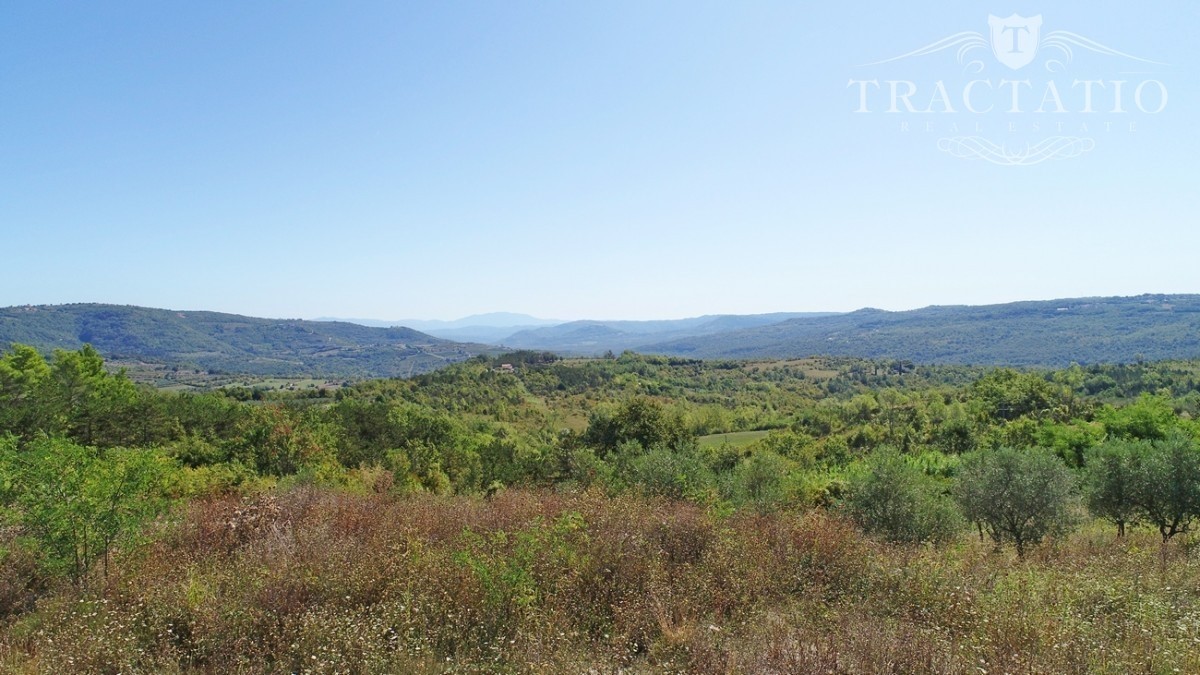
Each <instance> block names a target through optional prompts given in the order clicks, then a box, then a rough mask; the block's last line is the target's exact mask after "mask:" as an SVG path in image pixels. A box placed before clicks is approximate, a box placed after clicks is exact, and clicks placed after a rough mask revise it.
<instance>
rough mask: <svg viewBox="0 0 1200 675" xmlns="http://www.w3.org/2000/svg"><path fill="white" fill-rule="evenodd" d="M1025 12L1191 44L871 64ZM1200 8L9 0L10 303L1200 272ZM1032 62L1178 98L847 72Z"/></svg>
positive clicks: (662, 294)
mask: <svg viewBox="0 0 1200 675" xmlns="http://www.w3.org/2000/svg"><path fill="white" fill-rule="evenodd" d="M1013 13H1017V14H1020V15H1022V16H1031V15H1034V14H1041V15H1042V16H1043V20H1044V24H1043V26H1042V29H1041V30H1042V31H1043V32H1050V31H1056V30H1061V31H1071V32H1073V33H1075V34H1078V35H1081V36H1084V37H1086V38H1089V39H1091V40H1094V41H1097V42H1099V43H1103V44H1105V45H1107V46H1109V47H1111V48H1113V49H1116V50H1119V51H1121V52H1124V53H1126V54H1130V55H1135V56H1138V57H1142V58H1145V59H1148V60H1152V61H1157V62H1161V63H1165V64H1169V65H1155V64H1147V63H1145V62H1141V61H1133V60H1130V59H1126V58H1124V57H1120V56H1112V55H1104V54H1099V53H1096V52H1094V51H1091V50H1087V49H1082V48H1077V49H1075V50H1074V54H1073V61H1072V62H1071V63H1069V64H1068V65H1067V66H1066V68H1065V70H1062V71H1061V72H1058V73H1050V72H1049V71H1048V70H1046V69H1045V68H1043V67H1042V63H1041V60H1044V59H1041V57H1039V59H1041V60H1039V61H1038V62H1035V63H1033V64H1032V65H1029V66H1027V67H1026V68H1024V69H1021V70H1019V71H1013V70H1009V69H1007V68H1006V67H1005V66H1003V65H1001V64H1000V63H999V62H998V61H997V58H996V57H994V56H993V55H992V54H991V52H989V51H988V50H975V52H974V54H973V56H974V57H977V58H979V59H980V60H981V61H982V62H985V70H984V72H982V73H981V74H979V75H970V74H969V73H968V72H967V71H966V70H965V65H964V64H960V63H959V62H958V61H957V60H956V58H955V50H954V49H950V50H943V51H940V52H936V53H931V54H928V55H924V56H916V57H911V58H907V59H901V60H899V61H893V62H890V63H887V64H882V65H877V66H863V65H861V64H866V63H871V62H876V61H880V60H883V59H887V58H890V57H894V56H898V55H901V54H904V53H907V52H910V51H912V50H915V49H917V48H919V47H922V46H925V45H927V44H930V43H933V42H936V41H937V40H939V39H941V38H944V37H946V36H949V35H953V34H956V33H960V32H963V31H976V32H980V33H982V34H983V35H985V36H987V35H988V34H989V33H988V31H989V28H988V22H987V17H988V15H989V14H996V15H999V16H1001V17H1008V16H1009V15H1010V14H1013ZM1197 35H1200V3H1196V2H1194V1H1192V0H1186V1H1185V0H1175V1H1167V2H1156V3H1152V4H1151V6H1149V7H1147V6H1144V5H1143V4H1141V3H1132V2H1125V1H1122V2H1115V1H1111V0H1110V1H1096V0H1087V1H1080V0H1076V1H1072V2H1064V1H1062V0H1056V1H1055V2H1042V3H1040V4H1039V3H1030V2H1023V1H1022V2H1007V3H1000V2H975V1H972V2H962V1H961V0H953V1H938V2H921V3H881V2H826V3H820V4H819V5H818V4H817V3H803V4H802V3H799V2H788V3H765V2H737V3H733V2H728V3H700V2H658V1H655V2H645V1H642V0H636V1H631V2H610V1H605V2H557V3H546V2H539V3H527V2H512V1H509V0H505V1H502V2H501V1H497V2H483V3H480V2H472V3H465V2H427V3H420V2H378V3H376V2H336V3H335V2H328V3H307V2H305V3H298V2H297V3H293V2H287V3H285V2H279V3H262V2H170V3H164V2H116V1H114V2H102V3H90V2H89V3H84V2H79V3H71V4H62V3H55V2H32V1H19V2H6V3H4V4H3V5H0V242H3V264H2V265H0V305H14V304H26V303H35V304H36V303H64V302H113V303H124V304H137V305H146V306H154V307H167V308H174V309H213V310H220V311H229V312H238V313H245V314H253V315H259V316H270V317H316V316H330V315H332V316H357V317H377V318H384V319H392V318H402V317H403V318H454V317H457V316H462V315H466V314H471V313H477V312H486V311H496V310H509V311H520V312H527V313H531V314H535V315H539V316H546V317H554V318H563V319H574V318H651V317H662V318H667V317H680V316H688V315H697V314H706V313H726V312H728V313H752V312H768V311H804V310H850V309H855V308H858V307H863V306H874V307H882V308H885V309H907V308H914V307H919V306H924V305H929V304H958V303H967V304H981V303H992V302H1004V301H1011V300H1019V299H1046V298H1054V297H1065V296H1080V295H1131V294H1137V293H1143V292H1200V269H1198V265H1197V259H1198V255H1200V253H1198V252H1200V223H1198V221H1200V219H1198V218H1197V213H1200V209H1198V207H1200V203H1198V202H1200V188H1198V187H1197V185H1196V183H1197V179H1198V178H1200V173H1198V171H1197V165H1198V158H1200V141H1198V138H1200V134H1198V133H1197V131H1198V130H1197V126H1196V123H1197V121H1200V100H1198V99H1200V96H1198V95H1197V94H1198V86H1197V85H1198V82H1197V77H1196V76H1197V67H1198V66H1200V55H1198V53H1197V50H1196V49H1195V44H1196V39H1197V38H1196V36H1197ZM1041 49H1042V51H1041V52H1040V54H1042V55H1043V56H1045V55H1047V54H1049V52H1047V51H1046V48H1045V47H1042V48H1041ZM969 60H970V59H968V61H969ZM1014 74H1015V76H1018V77H1019V78H1028V79H1030V80H1031V81H1032V82H1033V83H1035V85H1034V86H1033V87H1031V88H1032V89H1033V91H1035V92H1036V93H1033V94H1029V96H1030V97H1032V99H1033V101H1032V103H1031V104H1027V108H1035V107H1037V102H1038V101H1040V100H1041V99H1042V91H1043V89H1042V83H1043V82H1044V81H1046V80H1049V79H1054V80H1056V81H1057V82H1059V83H1060V84H1063V85H1064V86H1067V88H1069V85H1070V83H1071V81H1072V80H1074V79H1088V78H1092V77H1095V78H1097V79H1107V80H1115V79H1123V80H1126V81H1128V82H1130V84H1128V85H1125V86H1126V87H1127V88H1132V87H1133V85H1134V84H1136V83H1137V82H1141V81H1143V80H1146V79H1154V80H1157V81H1160V82H1162V83H1163V84H1164V86H1165V88H1167V90H1168V91H1169V103H1168V105H1167V107H1166V108H1165V109H1164V110H1163V111H1162V112H1160V113H1158V114H1149V113H1143V112H1141V111H1139V110H1136V109H1134V110H1132V111H1129V112H1126V113H1123V114H1111V113H1109V112H1108V111H1107V108H1105V110H1104V111H1103V112H1096V113H1093V114H1092V115H1091V116H1090V117H1089V118H1087V119H1084V117H1085V116H1084V115H1083V114H1082V113H1080V112H1079V111H1078V110H1070V111H1068V112H1066V113H1053V112H1052V113H1034V112H1032V111H1031V110H1029V109H1027V110H1024V111H1022V112H1021V113H1017V114H1012V113H1007V112H1000V111H998V110H993V111H992V112H991V113H988V114H982V115H975V116H972V115H971V114H970V113H966V112H964V111H962V110H957V111H956V112H955V113H953V114H951V113H945V112H934V113H931V114H920V113H918V114H909V113H907V112H903V113H897V114H890V115H889V114H886V113H884V112H882V108H883V107H886V102H887V101H886V94H887V92H886V88H885V89H883V90H881V91H878V92H873V93H872V95H873V96H879V97H881V98H879V99H878V100H873V101H872V104H873V105H874V106H875V107H876V108H878V109H877V110H875V111H873V112H871V113H867V114H856V113H855V112H854V110H855V108H856V107H857V105H858V96H857V93H856V92H855V91H854V90H853V88H852V87H850V88H848V87H847V83H848V82H850V81H851V80H853V79H877V80H880V81H886V80H889V79H893V80H910V81H913V82H915V83H916V84H917V85H918V87H919V93H918V94H917V95H916V96H914V97H913V99H912V100H913V101H914V102H918V103H919V104H920V105H921V106H924V105H925V103H928V102H929V99H930V94H929V92H930V91H931V89H930V87H931V86H932V83H933V82H935V81H937V80H943V81H945V83H946V86H947V88H948V90H949V92H950V95H951V100H952V102H955V103H954V105H955V106H956V107H961V106H959V105H958V103H957V101H959V100H961V92H962V88H963V83H964V82H966V81H967V80H968V79H970V78H971V77H979V78H990V79H991V81H993V82H998V81H999V79H1001V78H1006V77H1007V78H1012V77H1014ZM1148 91H1151V90H1148ZM1062 93H1063V94H1064V96H1063V98H1064V99H1065V98H1068V96H1066V95H1067V94H1068V92H1067V91H1065V90H1064V91H1063V92H1062ZM1077 94H1078V91H1076V92H1072V95H1073V96H1074V95H1077ZM990 96H991V97H990V98H989V99H988V100H987V101H984V103H986V102H989V101H990V102H991V103H997V102H998V103H1000V104H1003V105H1004V106H1007V105H1008V99H1006V98H1004V97H1003V95H1001V94H998V93H996V92H992V93H991V95H990ZM1124 97H1125V101H1126V102H1125V105H1126V106H1127V107H1128V106H1131V105H1132V103H1131V101H1132V92H1130V91H1125V94H1124ZM1152 99H1153V97H1152V96H1149V94H1147V103H1146V105H1147V107H1150V108H1153V107H1154V101H1153V100H1152ZM1098 100H1099V95H1098ZM982 105H983V104H980V107H982ZM1066 105H1067V107H1071V106H1076V107H1078V106H1077V101H1076V102H1072V101H1068V102H1067V104H1066ZM1096 105H1097V107H1101V104H1100V103H1097V104H1096ZM1104 105H1106V106H1108V105H1110V104H1109V103H1105V104H1104ZM1055 116H1057V119H1060V120H1061V119H1065V120H1067V121H1068V126H1069V127H1070V126H1071V125H1076V124H1078V123H1080V122H1088V123H1090V124H1091V126H1090V127H1089V132H1088V134H1089V136H1088V137H1089V138H1091V139H1092V140H1093V141H1094V148H1092V149H1090V150H1089V151H1088V152H1086V153H1084V154H1083V155H1082V156H1079V157H1075V158H1070V159H1059V160H1051V161H1047V162H1044V163H1041V164H1037V165H1035V166H1020V167H1012V166H997V165H994V164H990V163H988V162H985V161H982V160H971V159H960V158H955V157H952V156H950V155H949V154H947V153H946V152H942V151H941V150H939V148H938V139H939V138H942V137H943V136H947V135H953V133H952V132H951V131H948V130H947V129H949V127H948V125H949V123H950V122H951V121H955V122H960V123H962V124H964V125H965V124H967V123H969V124H970V125H972V126H974V125H975V124H976V123H977V122H982V123H984V126H985V127H986V128H985V129H984V131H983V133H984V135H985V136H987V137H988V138H989V139H991V140H997V139H998V140H999V141H1001V142H1002V144H1008V140H1006V139H1010V140H1011V141H1012V144H1013V147H1018V146H1019V147H1027V146H1028V144H1029V143H1031V142H1033V141H1036V140H1038V139H1040V138H1042V137H1044V136H1045V134H1043V135H1042V136H1037V134H1034V133H1033V132H1031V131H1030V128H1031V125H1033V124H1034V123H1035V122H1040V121H1042V120H1046V119H1050V118H1052V117H1055ZM930 121H932V122H935V123H936V124H937V125H938V128H936V129H935V130H934V131H932V132H925V131H923V130H921V131H915V132H914V131H912V129H913V128H918V129H920V128H922V127H923V125H925V123H926V122H930ZM1130 121H1132V122H1135V126H1136V131H1134V132H1130V131H1128V124H1129V122H1130ZM902 122H909V123H910V131H909V132H903V131H901V130H900V129H901V123H902ZM1009 122H1012V123H1014V124H1015V125H1016V127H1015V128H1016V131H1012V132H1010V131H1007V130H1006V129H1005V128H1004V125H1006V124H1008V123H1009ZM1103 122H1116V126H1117V127H1118V129H1117V130H1116V131H1105V132H1098V131H1097V127H1098V126H1099V123H1103ZM998 129H999V131H997V130H998ZM954 133H957V132H954ZM972 133H974V132H972ZM1073 133H1075V132H1074V131H1071V130H1070V129H1069V133H1068V134H1067V135H1071V134H1073Z"/></svg>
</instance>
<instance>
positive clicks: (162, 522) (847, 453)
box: [0, 346, 1200, 673]
mask: <svg viewBox="0 0 1200 675" xmlns="http://www.w3.org/2000/svg"><path fill="white" fill-rule="evenodd" d="M506 364H507V365H506ZM1198 372H1200V364H1197V363H1193V362H1171V363H1136V364H1126V365H1120V364H1117V365H1102V366H1088V367H1080V366H1074V367H1072V368H1069V369H1064V370H1059V371H1017V370H1010V369H972V368H946V367H939V368H929V367H923V366H916V365H914V364H911V363H907V362H896V361H890V362H870V361H856V360H831V359H813V360H807V361H791V362H756V363H742V362H699V361H689V360H679V359H662V358H653V357H643V356H638V355H635V354H625V355H622V356H620V357H618V358H611V359H594V360H571V361H562V360H559V359H557V358H555V357H552V356H550V355H545V354H532V353H518V354H510V355H507V356H505V357H500V358H497V359H491V360H489V359H476V360H472V361H470V362H468V363H464V364H459V365H455V366H452V367H450V368H448V369H446V370H443V371H439V372H437V373H433V374H430V375H425V376H422V377H419V378H414V379H410V380H377V381H369V382H360V383H353V384H350V385H349V386H345V387H342V388H339V389H337V390H336V391H332V390H320V391H318V390H313V391H297V392H287V391H283V392H281V391H264V390H251V389H227V390H222V391H215V392H208V393H196V394H178V393H171V392H159V391H155V390H153V389H150V388H146V387H141V386H138V385H136V384H134V383H133V382H132V381H131V380H130V379H129V378H127V377H126V376H125V375H124V374H122V373H111V372H109V371H108V370H106V368H105V366H104V363H103V360H102V359H101V358H100V356H99V354H97V353H96V352H95V351H94V350H91V349H90V348H85V349H82V350H80V351H78V352H57V353H55V354H54V355H53V356H52V357H51V358H50V359H46V358H44V357H43V356H42V355H40V354H38V353H37V352H36V351H34V350H32V349H29V348H25V347H21V346H16V347H14V348H13V349H12V350H10V351H9V352H8V353H6V354H3V355H0V670H2V671H4V672H16V673H43V672H44V673H136V672H144V673H164V672H165V673H276V672H278V673H286V672H314V673H318V672H321V673H325V672H327V673H334V672H339V673H346V672H350V673H376V672H396V673H409V672H416V673H433V672H439V673H440V672H501V673H504V672H513V673H519V672H539V673H561V672H566V673H574V672H580V673H583V672H597V673H607V672H631V673H637V672H686V673H713V672H716V673H810V672H811V673H828V672H834V673H862V672H872V673H875V672H894V673H923V672H933V673H1027V672H1033V673H1129V672H1146V673H1173V672H1181V673H1196V672H1200V543H1198V541H1197V537H1196V535H1195V531H1194V530H1195V527H1196V524H1197V523H1200V442H1198V439H1200V424H1198V423H1197V418H1198V416H1200V392H1198V390H1197V380H1198ZM722 435H723V436H722ZM706 437H707V438H706Z"/></svg>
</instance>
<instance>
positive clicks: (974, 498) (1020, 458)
mask: <svg viewBox="0 0 1200 675" xmlns="http://www.w3.org/2000/svg"><path fill="white" fill-rule="evenodd" d="M1073 489H1074V477H1073V476H1072V474H1071V471H1070V470H1069V469H1068V468H1067V467H1066V465H1064V464H1063V462H1062V460H1061V459H1059V458H1058V457H1057V456H1056V455H1053V454H1051V453H1048V452H1045V451H1043V450H1038V449H1030V450H1016V449H1013V448H999V449H996V450H980V451H976V452H973V453H970V454H968V455H965V456H964V457H963V462H962V466H961V467H960V469H959V474H958V478H957V480H956V481H955V485H954V496H955V498H956V500H957V501H958V504H959V506H960V508H961V509H962V511H963V515H964V516H966V517H967V518H968V519H969V520H971V521H973V522H975V523H978V524H979V525H980V527H982V528H983V529H985V530H986V531H987V532H988V534H989V535H991V538H992V540H993V541H994V542H996V545H997V546H999V545H1001V544H1002V543H1004V542H1012V544H1013V545H1014V546H1015V547H1016V549H1017V555H1018V556H1019V557H1024V556H1025V552H1026V551H1027V550H1028V548H1029V546H1031V545H1036V544H1037V543H1038V542H1040V541H1042V539H1044V538H1045V537H1046V536H1048V535H1055V534H1062V533H1065V532H1067V531H1069V530H1070V528H1071V527H1072V526H1073V524H1074V514H1073V509H1072V506H1073V504H1072V502H1073V494H1072V492H1073Z"/></svg>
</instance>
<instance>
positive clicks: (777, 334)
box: [640, 295, 1200, 367]
mask: <svg viewBox="0 0 1200 675" xmlns="http://www.w3.org/2000/svg"><path fill="white" fill-rule="evenodd" d="M640 349H641V350H642V351H645V352H649V353H659V354H672V355H677V356H689V357H693V358H793V357H798V356H808V355H813V354H828V355H841V356H858V357H863V358H893V359H909V360H912V361H917V362H920V363H960V364H982V365H1037V366H1058V367H1062V366H1067V365H1070V364H1071V363H1129V362H1132V361H1135V360H1138V359H1151V360H1159V359H1181V358H1197V357H1200V296H1197V295H1146V296H1139V297H1133V298H1074V299H1063V300H1049V301H1040V302H1016V303H1011V304H1006V305H983V306H977V307H966V306H951V307H926V308H924V309H917V310H912V311H908V312H885V311H882V310H877V309H863V310H859V311H857V312H851V313H849V314H839V315H835V316H829V317H818V318H800V319H792V320H790V321H785V322H782V323H775V324H771V325H767V326H762V327H758V328H750V329H746V330H740V331H736V332H732V333H722V334H719V335H713V336H705V337H692V338H686V339H682V340H675V341H662V342H657V343H653V344H648V345H643V346H642V347H641V348H640Z"/></svg>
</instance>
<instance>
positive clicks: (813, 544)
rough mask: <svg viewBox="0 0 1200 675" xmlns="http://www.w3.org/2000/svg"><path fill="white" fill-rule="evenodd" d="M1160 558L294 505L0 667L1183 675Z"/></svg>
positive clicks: (275, 510)
mask: <svg viewBox="0 0 1200 675" xmlns="http://www.w3.org/2000/svg"><path fill="white" fill-rule="evenodd" d="M1155 539H1156V537H1155V536H1152V535H1150V534H1145V535H1143V534H1135V535H1133V536H1131V537H1130V538H1128V539H1127V540H1126V541H1117V540H1115V539H1114V538H1113V537H1112V534H1111V533H1110V532H1108V531H1106V530H1099V529H1091V530H1087V531H1084V532H1082V533H1080V534H1078V535H1076V536H1075V537H1073V538H1072V539H1070V540H1069V541H1066V542H1060V543H1059V544H1057V545H1046V546H1043V547H1042V548H1039V549H1037V550H1036V551H1034V552H1033V553H1032V554H1031V555H1030V556H1029V557H1028V559H1027V560H1026V561H1024V562H1021V561H1018V560H1016V558H1015V557H1014V556H1013V555H1011V554H1009V553H1006V552H1001V553H996V552H993V551H992V550H991V548H990V547H989V546H986V545H983V544H981V543H979V542H978V541H976V540H974V539H964V540H962V541H961V542H959V543H957V544H956V545H953V546H949V547H943V548H932V547H897V546H891V545H884V544H879V543H877V542H873V541H871V540H868V539H866V538H864V537H863V536H862V535H861V534H859V533H858V532H857V531H856V530H855V529H854V528H853V527H852V526H850V525H849V524H848V523H846V522H845V521H843V520H841V519H839V518H837V517H835V516H832V515H829V514H827V513H824V512H821V511H813V512H808V513H802V514H775V515H752V514H739V515H735V516H733V517H730V518H718V517H716V516H714V515H712V514H710V513H708V512H706V511H704V510H703V509H701V508H699V507H696V506H693V505H689V504H686V503H674V502H662V501H648V500H644V499H640V498H634V497H618V498H609V497H605V496H602V495H599V494H593V493H585V494H556V493H552V492H526V491H515V490H514V491H507V492H504V493H501V494H500V495H498V496H497V497H496V498H495V499H493V500H490V501H485V500H480V499H468V498H450V497H446V498H442V497H432V496H417V497H410V498H403V499H398V498H391V497H387V496H354V495H347V494H341V493H337V492H332V491H318V490H312V489H297V490H293V491H290V492H283V493H280V494H272V495H264V496H259V497H257V498H246V499H239V498H232V497H231V498H223V499H217V500H211V501H204V502H196V503H193V504H192V505H191V506H190V507H189V509H188V511H187V513H186V514H185V515H184V516H183V517H182V518H181V520H180V521H179V522H178V523H175V524H173V525H171V526H170V527H167V528H165V529H164V530H163V531H162V532H161V533H160V534H159V535H158V536H157V537H156V543H155V544H153V545H152V546H150V547H149V548H146V549H144V550H142V551H139V552H137V554H136V555H135V554H130V555H125V556H123V557H122V558H121V559H120V562H119V564H118V567H117V571H116V573H115V574H113V575H112V576H111V578H110V580H109V583H108V585H107V587H104V588H102V589H99V590H94V591H92V592H90V594H83V592H81V591H76V590H74V589H70V588H58V589H52V590H51V591H50V592H49V593H46V594H43V595H42V596H41V599H40V600H39V601H38V603H37V606H36V608H33V609H30V608H29V607H27V606H21V607H18V606H16V605H12V606H8V607H6V611H8V612H9V613H10V615H11V616H10V618H9V622H8V624H7V625H6V627H5V629H4V633H3V637H2V639H0V669H3V670H4V671H6V672H54V673H70V672H81V673H82V672H87V673H105V672H110V673H116V672H121V673H135V672H154V673H160V672H166V673H171V672H180V673H184V672H186V673H192V672H204V673H264V672H311V673H334V672H338V673H376V672H406V673H407V672H414V673H422V672H430V673H432V672H535V673H562V672H567V673H575V672H578V673H583V672H598V673H608V672H690V673H809V672H812V673H817V672H820V673H827V672H834V673H860V672H871V673H889V672H891V673H916V672H930V673H981V672H987V673H1001V672H1010V673H1085V672H1087V673H1093V672H1099V673H1126V672H1150V673H1170V672H1192V673H1195V672H1200V554H1198V553H1197V551H1196V550H1195V549H1191V550H1189V549H1188V547H1186V546H1180V545H1172V546H1171V547H1170V548H1169V549H1166V550H1165V551H1164V550H1162V549H1160V547H1159V545H1158V543H1157V542H1156V541H1155ZM21 560H22V559H21V558H19V557H18V558H13V557H10V558H8V559H7V560H6V561H5V563H4V568H3V574H0V590H3V589H5V588H8V587H14V588H15V587H20V586H21V584H20V583H18V582H17V580H19V579H20V578H22V577H21V569H18V568H17V567H14V566H16V565H21V564H24V563H22V562H21ZM4 584H8V586H4ZM5 593H6V594H7V595H6V597H8V596H10V595H11V596H12V597H21V596H20V593H13V592H10V591H5ZM8 602H10V605H11V601H8Z"/></svg>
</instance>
